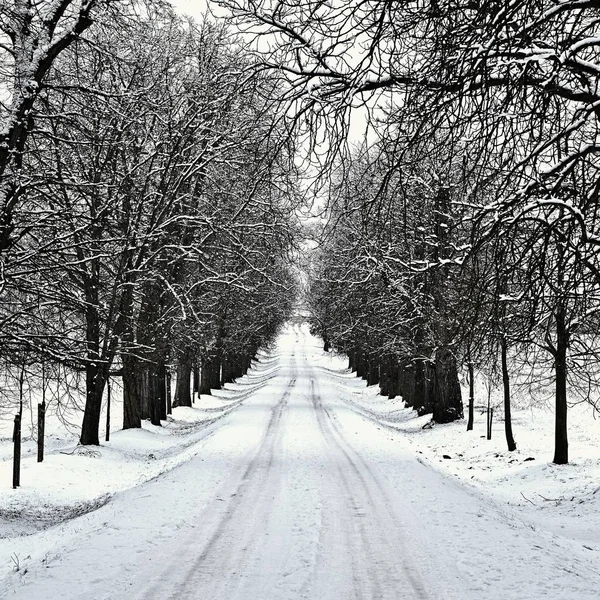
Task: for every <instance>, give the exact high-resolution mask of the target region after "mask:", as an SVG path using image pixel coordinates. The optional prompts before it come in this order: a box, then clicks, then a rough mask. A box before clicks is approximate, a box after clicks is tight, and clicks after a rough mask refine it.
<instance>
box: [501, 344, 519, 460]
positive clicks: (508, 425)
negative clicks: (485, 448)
mask: <svg viewBox="0 0 600 600" xmlns="http://www.w3.org/2000/svg"><path fill="white" fill-rule="evenodd" d="M500 352H501V355H502V356H501V361H502V387H503V389H504V432H505V433H506V444H507V446H508V450H509V451H510V452H512V451H513V450H516V449H517V444H515V440H514V438H513V432H512V416H511V412H510V379H509V376H508V359H507V354H508V348H507V343H506V337H504V336H502V338H501V340H500Z"/></svg>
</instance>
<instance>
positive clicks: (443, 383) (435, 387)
mask: <svg viewBox="0 0 600 600" xmlns="http://www.w3.org/2000/svg"><path fill="white" fill-rule="evenodd" d="M348 357H349V367H350V369H351V370H352V371H356V374H357V376H358V377H361V378H363V379H365V380H366V382H367V385H377V384H379V386H380V388H381V394H382V395H384V396H388V397H389V398H395V397H396V396H402V399H403V400H404V403H405V404H406V406H407V407H412V408H414V409H415V410H416V411H417V412H418V413H419V415H425V414H431V415H432V417H433V419H434V421H435V422H436V423H450V422H451V421H455V420H457V419H461V418H462V416H463V403H462V396H461V389H460V383H459V381H458V368H457V364H456V359H455V357H454V355H453V354H452V352H451V351H450V350H449V349H447V348H439V349H438V350H437V351H436V352H435V356H434V359H433V360H431V359H426V358H420V357H419V358H405V359H403V360H398V359H397V358H396V357H393V356H388V357H383V358H382V357H380V356H375V355H370V354H369V353H367V352H363V351H361V350H360V349H358V348H352V349H350V351H349V352H348Z"/></svg>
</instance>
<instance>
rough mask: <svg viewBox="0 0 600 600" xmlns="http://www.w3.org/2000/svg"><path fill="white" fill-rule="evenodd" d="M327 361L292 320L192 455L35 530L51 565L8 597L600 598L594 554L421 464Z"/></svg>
mask: <svg viewBox="0 0 600 600" xmlns="http://www.w3.org/2000/svg"><path fill="white" fill-rule="evenodd" d="M326 362H327V361H326V360H323V358H322V353H321V352H320V350H319V342H318V340H316V339H315V338H313V337H311V336H310V335H309V334H308V332H307V330H306V328H305V327H300V326H295V327H290V328H288V329H287V330H286V331H285V332H284V333H283V334H282V336H281V337H280V340H279V344H278V348H277V349H276V351H275V352H274V354H273V356H272V357H271V358H270V359H268V360H263V361H262V363H261V364H260V365H259V367H258V368H257V369H255V370H254V371H253V372H252V375H251V377H250V378H249V379H248V380H247V381H248V383H249V384H250V383H252V384H253V385H254V384H257V383H261V384H262V385H261V386H259V389H257V391H256V392H255V393H253V394H251V395H250V396H249V397H248V399H247V400H246V401H245V402H244V403H243V404H242V405H241V406H240V408H239V409H237V410H235V411H234V412H232V413H231V414H230V415H228V416H227V417H226V418H224V419H223V420H222V421H220V422H219V423H218V425H217V426H215V427H214V429H213V430H212V431H210V432H209V434H208V435H207V436H206V437H205V438H204V440H203V441H202V442H201V444H202V446H201V449H200V451H199V453H198V455H197V456H196V457H195V458H192V459H191V460H190V461H188V462H187V463H185V464H184V465H182V466H180V467H178V468H176V469H174V470H172V471H170V472H168V473H165V474H163V475H162V476H160V477H158V478H156V479H155V480H153V481H151V482H148V483H146V484H143V485H141V486H138V487H136V488H134V489H132V490H129V491H127V492H123V493H120V494H117V495H116V496H115V497H114V498H113V499H112V500H111V502H109V503H108V504H107V505H106V506H105V507H103V508H101V509H100V510H97V511H95V512H94V513H90V514H88V515H85V516H83V517H81V518H78V519H75V520H74V521H71V522H70V523H67V524H63V525H60V526H59V530H60V536H58V537H57V536H56V531H55V529H56V528H55V529H53V530H49V531H47V532H43V533H41V534H39V536H35V537H36V542H37V544H38V545H39V548H38V549H37V552H38V553H40V552H43V559H42V560H40V561H39V566H38V567H33V566H32V567H31V568H30V569H29V572H28V573H27V574H24V575H23V576H22V578H21V579H20V580H19V581H13V583H12V585H11V587H10V589H5V590H4V591H5V592H6V597H7V598H14V599H23V600H25V599H27V600H37V599H40V600H41V599H44V600H58V599H61V600H70V599H73V600H78V599H82V600H83V599H85V600H109V599H110V600H116V599H121V598H123V599H125V598H128V599H129V598H132V599H137V600H170V599H173V600H175V599H177V600H190V599H197V600H205V599H208V600H230V599H238V600H280V599H281V600H284V599H290V600H292V599H294V600H295V599H308V600H313V599H314V600H334V599H335V600H352V599H357V600H358V599H378V598H379V599H402V600H411V599H418V600H426V599H427V600H434V599H439V600H450V599H454V598H457V599H458V598H460V599H461V600H463V599H465V598H466V599H477V600H482V599H498V600H500V599H502V600H507V599H515V600H516V599H523V600H536V599H540V600H542V599H544V600H553V599H556V600H558V599H561V600H562V599H565V600H571V599H572V600H586V599H590V600H591V599H597V598H598V597H599V596H598V590H600V575H599V573H598V567H599V565H598V564H596V563H595V557H594V556H593V555H592V554H591V553H589V552H588V553H587V554H586V550H585V549H582V548H581V546H577V545H576V544H574V543H571V542H569V541H568V540H564V539H561V538H559V537H557V536H554V535H552V534H550V533H547V532H545V531H542V530H539V529H536V528H534V527H532V526H531V525H528V524H527V523H524V522H522V521H521V520H520V519H519V517H518V516H517V515H516V513H514V514H513V513H512V512H511V509H509V508H506V507H501V506H498V505H496V504H494V502H493V501H492V500H490V499H489V498H487V497H484V496H482V495H481V494H480V493H479V492H476V491H475V490H472V489H470V488H465V487H464V486H462V485H461V484H459V483H458V482H456V481H454V480H451V479H448V478H446V477H444V476H442V475H441V474H439V473H438V472H437V471H435V470H434V469H432V468H431V467H430V466H426V465H424V464H422V463H420V462H419V461H418V460H417V459H416V458H415V456H414V455H413V454H412V453H411V452H410V450H409V449H408V448H407V445H406V444H405V443H404V441H403V439H402V436H401V435H400V434H398V433H395V432H391V431H389V430H387V429H385V428H384V427H380V426H378V425H377V424H376V423H374V422H372V421H368V420H366V419H365V418H364V417H362V416H359V415H358V414H357V413H356V412H354V411H353V410H352V409H351V402H349V400H351V399H350V398H349V397H347V396H348V395H349V394H350V393H351V392H349V391H348V390H347V389H345V388H344V386H343V377H342V375H341V374H340V373H338V372H336V371H334V370H330V369H328V368H327V366H326ZM53 536H54V537H53ZM56 539H57V540H58V541H55V542H52V544H51V543H50V541H51V540H56ZM35 551H36V550H35V549H32V552H35ZM31 564H32V565H33V562H32V563H31Z"/></svg>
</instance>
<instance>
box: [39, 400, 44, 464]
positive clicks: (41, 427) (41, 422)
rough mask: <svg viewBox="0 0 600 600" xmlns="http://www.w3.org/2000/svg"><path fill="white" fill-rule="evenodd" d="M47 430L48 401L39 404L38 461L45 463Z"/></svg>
mask: <svg viewBox="0 0 600 600" xmlns="http://www.w3.org/2000/svg"><path fill="white" fill-rule="evenodd" d="M45 429H46V401H45V400H42V403H41V404H38V438H37V461H38V462H39V463H40V462H43V461H44V430H45Z"/></svg>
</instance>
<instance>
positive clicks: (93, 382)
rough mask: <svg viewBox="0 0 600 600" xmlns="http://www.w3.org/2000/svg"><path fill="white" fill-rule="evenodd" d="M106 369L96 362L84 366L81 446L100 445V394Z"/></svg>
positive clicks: (102, 390) (102, 392)
mask: <svg viewBox="0 0 600 600" xmlns="http://www.w3.org/2000/svg"><path fill="white" fill-rule="evenodd" d="M105 370H106V369H104V368H103V367H100V366H98V364H96V363H95V364H88V365H86V368H85V384H86V385H85V387H86V395H85V411H84V413H83V425H82V427H81V438H80V440H79V443H80V444H81V445H82V446H90V445H93V446H98V445H100V436H99V430H100V414H101V412H102V396H103V394H104V386H105V383H106V375H105V373H104V371H105Z"/></svg>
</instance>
